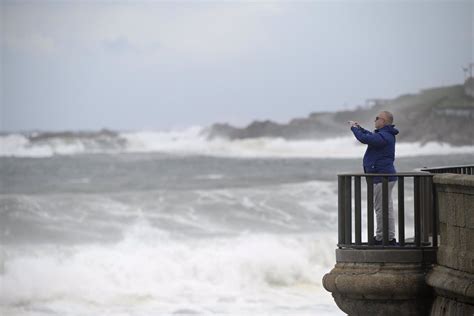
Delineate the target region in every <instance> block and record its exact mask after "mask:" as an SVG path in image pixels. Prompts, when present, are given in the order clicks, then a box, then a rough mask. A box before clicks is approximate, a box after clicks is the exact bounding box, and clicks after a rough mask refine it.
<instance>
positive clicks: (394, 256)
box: [323, 174, 474, 316]
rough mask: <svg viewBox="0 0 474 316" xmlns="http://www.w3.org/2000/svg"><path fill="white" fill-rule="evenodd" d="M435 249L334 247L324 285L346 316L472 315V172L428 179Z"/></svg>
mask: <svg viewBox="0 0 474 316" xmlns="http://www.w3.org/2000/svg"><path fill="white" fill-rule="evenodd" d="M433 184H434V192H435V194H434V204H435V206H437V208H438V211H439V230H438V231H439V238H438V239H439V247H438V248H437V247H431V248H423V247H421V248H412V249H410V248H409V247H405V248H403V247H400V248H399V249H397V247H387V248H384V247H378V248H377V247H373V248H371V247H359V248H358V249H351V248H349V247H348V248H344V247H341V248H340V249H336V265H335V266H334V268H333V269H332V270H331V271H330V272H329V273H328V274H326V275H325V276H324V278H323V285H324V287H325V289H326V290H328V291H329V292H331V293H332V295H333V297H334V300H335V302H336V304H337V305H338V307H339V308H340V309H341V310H342V311H343V312H345V313H346V314H348V315H351V316H352V315H353V316H357V315H361V316H362V315H364V316H365V315H384V316H390V315H394V316H395V315H396V316H398V315H413V316H415V315H416V316H419V315H421V316H423V315H427V316H428V315H431V316H461V315H462V316H464V315H469V316H473V315H474V175H460V174H440V175H435V176H434V177H433Z"/></svg>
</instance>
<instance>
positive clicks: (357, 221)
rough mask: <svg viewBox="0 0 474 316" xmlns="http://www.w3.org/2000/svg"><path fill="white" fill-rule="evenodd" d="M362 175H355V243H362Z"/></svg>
mask: <svg viewBox="0 0 474 316" xmlns="http://www.w3.org/2000/svg"><path fill="white" fill-rule="evenodd" d="M360 190H361V189H360V176H356V177H354V197H355V206H354V207H355V214H354V215H355V216H354V217H355V243H356V245H361V244H362V238H361V231H362V223H361V192H360Z"/></svg>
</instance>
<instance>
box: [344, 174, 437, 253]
mask: <svg viewBox="0 0 474 316" xmlns="http://www.w3.org/2000/svg"><path fill="white" fill-rule="evenodd" d="M394 176H395V177H397V184H398V190H397V191H398V236H397V237H398V243H397V244H395V245H393V244H390V241H389V227H388V226H389V214H388V212H389V177H394ZM375 177H378V178H381V183H382V231H383V233H382V235H383V239H382V244H381V245H375V242H374V240H373V236H374V178H375ZM362 178H365V179H366V183H367V190H366V191H367V200H366V204H367V225H366V226H367V231H366V236H367V242H362V184H361V183H362ZM407 178H413V212H414V214H413V219H414V223H413V225H414V238H412V239H406V238H405V202H406V201H405V189H406V188H405V179H407ZM352 184H354V185H352ZM353 188H354V190H353ZM352 192H354V201H353V199H352ZM435 194H436V193H435V192H434V191H433V174H431V173H427V172H414V173H397V174H365V173H360V174H339V175H338V239H339V242H338V247H339V248H368V247H370V248H371V249H372V248H387V247H397V248H410V249H413V248H422V247H437V246H438V229H437V226H438V218H437V207H436V205H435V203H434V201H435V200H436V199H435ZM353 202H354V203H353ZM353 204H354V208H353V207H352V206H353ZM394 211H395V209H394ZM353 216H354V223H353V222H352V218H353ZM395 220H397V219H395ZM353 224H354V225H353ZM353 226H354V232H355V233H354V239H353V233H352V227H353ZM430 237H431V238H430Z"/></svg>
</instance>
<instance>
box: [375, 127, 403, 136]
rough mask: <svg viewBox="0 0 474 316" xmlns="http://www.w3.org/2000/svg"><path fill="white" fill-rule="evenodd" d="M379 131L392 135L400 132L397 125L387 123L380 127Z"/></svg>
mask: <svg viewBox="0 0 474 316" xmlns="http://www.w3.org/2000/svg"><path fill="white" fill-rule="evenodd" d="M377 131H379V132H387V133H390V134H392V135H397V134H398V133H399V131H398V129H396V128H395V125H386V126H384V127H382V128H379V129H378V130H377Z"/></svg>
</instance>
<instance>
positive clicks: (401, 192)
mask: <svg viewBox="0 0 474 316" xmlns="http://www.w3.org/2000/svg"><path fill="white" fill-rule="evenodd" d="M398 241H399V244H400V246H402V247H403V246H405V178H404V177H403V176H399V177H398Z"/></svg>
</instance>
